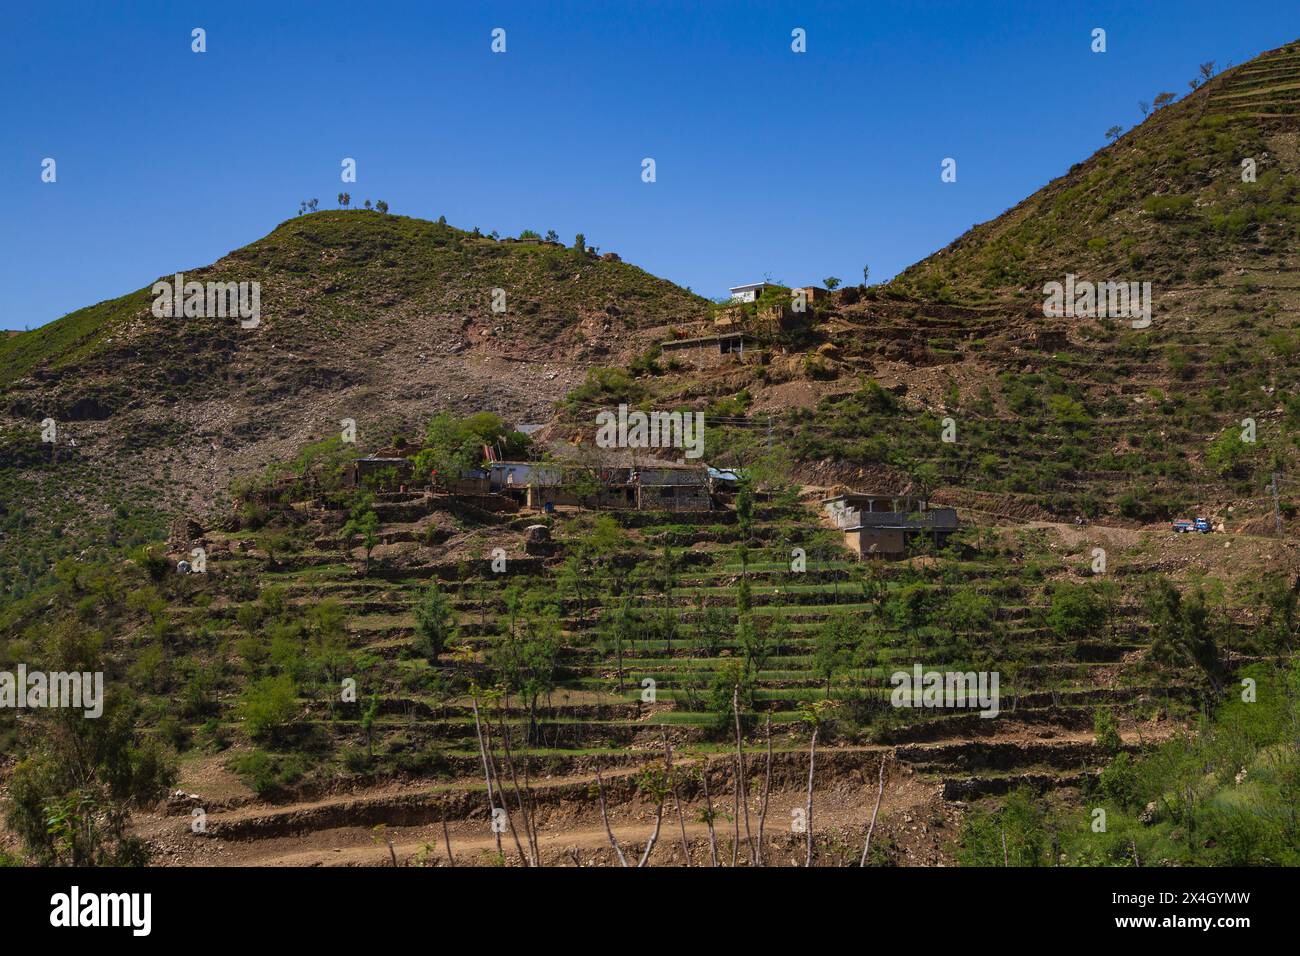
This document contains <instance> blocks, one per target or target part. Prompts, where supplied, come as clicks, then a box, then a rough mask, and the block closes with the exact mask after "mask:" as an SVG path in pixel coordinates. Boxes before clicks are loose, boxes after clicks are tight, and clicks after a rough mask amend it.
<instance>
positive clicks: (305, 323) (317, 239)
mask: <svg viewBox="0 0 1300 956" xmlns="http://www.w3.org/2000/svg"><path fill="white" fill-rule="evenodd" d="M185 277H186V280H187V281H191V280H192V281H199V282H208V281H248V282H251V281H257V282H260V283H261V313H262V318H261V324H260V325H259V326H258V327H257V328H252V329H244V328H241V327H240V325H239V323H238V321H236V320H234V319H228V318H227V319H218V318H213V319H200V318H191V319H169V318H162V319H159V318H155V317H154V316H153V315H152V313H151V304H152V302H153V297H152V296H151V294H150V286H152V282H151V283H150V284H149V286H146V287H145V288H143V289H140V290H138V291H136V292H133V293H130V294H129V295H125V296H121V297H120V298H117V299H112V300H109V301H106V302H101V303H99V304H97V305H94V306H90V307H88V308H86V309H82V310H80V311H78V312H74V313H71V314H70V315H67V316H64V317H63V318H61V319H59V320H57V321H55V322H52V323H50V324H49V325H47V326H44V327H42V328H40V329H37V330H35V331H32V332H29V333H24V334H21V335H17V336H13V337H8V338H6V339H5V340H3V341H0V491H2V492H3V493H0V500H3V501H5V502H19V501H24V502H25V506H24V508H23V509H21V511H19V510H13V511H9V510H0V522H2V523H3V524H0V528H2V529H3V530H4V531H7V532H10V533H8V534H4V535H3V537H4V538H5V539H6V544H5V546H4V549H3V550H4V552H5V553H4V554H3V555H0V568H11V567H13V566H14V565H15V564H21V565H24V568H23V574H22V576H23V577H24V578H29V577H31V576H33V575H36V574H39V573H41V568H42V567H48V563H49V562H48V560H47V558H48V553H47V549H46V548H45V547H43V546H42V544H43V543H44V544H49V543H50V542H49V541H48V540H47V535H48V533H49V531H50V529H54V528H59V529H61V530H62V531H66V532H72V531H74V530H76V529H77V528H81V527H84V526H85V525H86V522H85V521H84V520H83V517H84V516H85V515H86V514H90V515H94V516H97V517H99V518H102V519H103V521H102V522H100V523H99V526H97V530H100V529H101V528H102V526H103V524H104V523H105V522H107V523H111V524H113V525H115V526H116V528H115V530H110V531H109V532H108V537H109V538H110V539H117V538H120V537H122V536H125V537H126V538H127V539H128V540H130V539H137V538H140V537H144V536H147V535H146V531H148V530H150V529H151V530H152V533H153V534H154V535H155V536H156V534H157V532H158V530H159V528H160V527H161V526H162V525H161V522H162V520H163V518H164V516H165V515H166V514H167V513H171V512H176V511H184V512H188V513H195V514H200V515H202V514H207V513H211V512H212V511H213V510H214V509H219V508H220V507H222V505H221V501H220V498H221V495H222V493H223V492H224V491H225V489H226V487H227V485H228V484H229V483H230V481H231V479H232V478H234V477H236V476H240V475H247V474H249V473H252V472H255V471H257V470H259V469H261V468H262V467H264V466H266V465H267V464H269V463H271V462H273V461H278V460H282V459H285V458H289V457H292V455H293V454H294V453H296V451H297V449H298V448H299V447H300V446H301V445H302V444H304V443H305V442H307V441H309V440H316V439H321V438H325V437H329V436H333V435H338V434H339V433H340V431H341V428H340V425H339V422H340V420H341V419H344V418H350V419H353V420H355V422H356V427H357V441H358V443H359V445H361V446H362V447H365V448H375V447H379V446H382V445H383V444H384V443H385V442H386V441H387V440H388V438H389V437H390V436H391V435H392V434H393V432H394V430H396V429H398V428H401V427H403V426H411V425H413V424H415V423H419V422H423V421H424V420H425V419H427V418H428V417H429V416H431V415H432V414H433V413H434V412H436V411H438V410H441V409H458V410H462V411H467V410H479V409H491V410H495V411H498V412H500V413H502V414H503V415H505V416H506V417H507V418H508V419H509V420H510V421H513V422H541V421H545V420H546V418H547V417H548V416H549V413H550V404H551V402H552V401H554V400H555V399H557V398H559V397H560V396H561V395H563V394H564V392H565V391H566V389H567V388H569V387H571V386H572V385H573V384H575V383H576V382H578V381H580V380H581V377H582V375H583V373H584V371H585V369H586V368H587V367H589V366H591V365H593V364H605V363H617V362H621V361H624V360H626V359H627V358H629V357H630V356H631V355H633V354H634V353H635V351H636V350H637V349H638V348H640V347H643V346H642V345H641V344H640V338H641V337H642V336H647V335H648V336H649V337H650V339H653V338H655V337H656V336H657V335H660V334H662V332H659V333H655V332H653V331H650V330H652V329H653V328H654V327H655V326H659V325H663V324H665V323H668V322H675V321H680V320H682V319H683V318H685V319H691V318H699V317H701V316H703V315H704V314H705V306H706V303H705V302H704V300H702V299H700V298H698V297H696V296H693V295H691V294H690V293H688V292H686V291H685V290H683V289H680V288H678V287H677V286H675V285H673V284H672V283H670V282H667V281H664V280H662V279H658V278H655V277H654V276H651V275H649V274H647V273H645V272H643V271H642V270H640V269H637V268H636V267H634V266H631V265H627V264H625V263H622V262H620V261H615V260H611V259H604V258H598V257H596V256H594V255H592V254H589V253H585V254H584V253H580V252H577V251H575V250H573V249H567V248H564V247H561V246H557V245H553V244H529V243H523V242H515V241H509V240H503V241H495V240H492V239H490V238H487V237H478V236H474V235H472V234H470V233H468V232H464V231H461V230H458V229H454V228H452V227H451V226H447V225H444V224H440V223H433V222H427V221H424V220H419V219H412V218H408V217H405V216H390V215H381V214H379V213H377V212H362V211H350V212H319V213H312V214H309V215H306V216H301V217H298V218H295V219H291V220H289V221H287V222H285V223H283V224H281V225H280V226H279V227H277V228H276V229H275V230H274V231H272V232H271V233H270V234H269V235H267V236H266V237H264V238H263V239H260V240H258V241H257V242H254V243H252V244H250V245H248V246H245V247H243V248H241V249H236V250H235V251H233V252H231V253H230V254H228V255H227V256H225V257H223V258H222V259H220V260H219V261H217V262H216V263H213V264H212V265H211V266H207V267H204V268H196V269H191V270H187V271H186V272H185ZM161 278H163V279H170V278H171V277H170V276H164V277H161ZM493 289H502V290H504V291H505V294H506V299H505V308H506V311H505V312H504V313H495V312H493V311H492V290H493ZM47 417H48V418H53V419H54V420H55V422H56V423H57V424H58V428H59V436H60V440H59V442H58V443H57V445H56V454H57V461H56V462H54V463H52V462H51V461H50V459H49V453H50V448H49V446H47V445H42V443H41V441H40V427H39V423H40V422H41V421H42V420H43V419H45V418H47ZM38 492H39V493H38ZM0 509H7V505H5V506H0ZM137 513H138V514H137ZM20 531H21V532H24V533H23V534H22V535H20V534H19V532H20ZM20 537H21V539H22V540H21V541H20V540H19V538H20ZM15 552H20V553H15Z"/></svg>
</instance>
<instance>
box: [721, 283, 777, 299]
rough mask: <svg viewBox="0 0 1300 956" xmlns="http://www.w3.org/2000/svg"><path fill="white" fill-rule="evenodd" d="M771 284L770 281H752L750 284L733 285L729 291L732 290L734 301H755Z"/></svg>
mask: <svg viewBox="0 0 1300 956" xmlns="http://www.w3.org/2000/svg"><path fill="white" fill-rule="evenodd" d="M771 284H772V283H770V282H751V283H750V284H749V285H737V286H732V287H731V289H730V290H728V291H730V292H731V301H732V302H753V301H754V300H755V299H757V298H758V297H759V296H760V295H762V294H763V290H764V289H766V288H767V287H768V286H770V285H771Z"/></svg>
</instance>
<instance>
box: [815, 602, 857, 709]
mask: <svg viewBox="0 0 1300 956" xmlns="http://www.w3.org/2000/svg"><path fill="white" fill-rule="evenodd" d="M850 639H851V638H850V625H849V620H848V618H847V617H845V616H844V615H842V614H836V615H834V616H832V617H829V618H827V619H826V620H825V621H824V622H823V623H822V625H821V627H819V628H818V629H817V636H816V638H815V639H814V642H813V654H812V669H813V673H814V674H816V675H817V676H818V677H820V678H821V679H822V680H824V681H825V682H826V693H827V695H829V694H830V692H831V680H832V679H833V678H834V677H835V674H836V673H837V672H838V671H839V670H840V668H841V667H843V665H844V653H845V648H846V647H847V645H848V643H849V641H850Z"/></svg>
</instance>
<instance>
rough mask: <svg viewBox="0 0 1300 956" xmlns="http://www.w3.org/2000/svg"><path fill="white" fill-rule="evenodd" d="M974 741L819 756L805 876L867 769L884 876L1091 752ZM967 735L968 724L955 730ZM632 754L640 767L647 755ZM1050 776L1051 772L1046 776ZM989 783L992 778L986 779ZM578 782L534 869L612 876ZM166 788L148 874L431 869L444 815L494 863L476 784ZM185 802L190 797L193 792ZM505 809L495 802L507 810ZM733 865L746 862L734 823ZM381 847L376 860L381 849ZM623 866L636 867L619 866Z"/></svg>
mask: <svg viewBox="0 0 1300 956" xmlns="http://www.w3.org/2000/svg"><path fill="white" fill-rule="evenodd" d="M985 723H986V724H987V725H988V732H987V733H983V734H977V735H974V736H971V735H962V734H957V735H954V736H953V737H951V738H944V739H939V740H931V741H926V742H923V743H899V744H895V745H881V746H873V747H830V748H825V749H819V752H818V755H817V766H818V772H817V774H816V777H815V788H814V806H813V832H814V836H815V845H816V849H815V857H814V862H815V865H822V866H827V865H840V866H844V865H855V864H856V863H857V862H858V861H859V858H860V855H861V852H862V843H863V840H864V837H865V834H866V831H867V829H868V827H869V825H870V821H871V815H872V810H873V808H874V805H875V800H876V791H877V780H878V777H877V774H878V770H879V767H880V761H881V760H884V761H885V771H886V772H885V787H884V791H883V795H882V800H881V805H880V814H879V817H878V820H877V824H876V829H875V831H874V834H873V838H872V842H873V844H874V845H875V846H876V848H877V853H878V854H879V855H877V853H873V856H872V862H874V863H877V864H879V863H886V864H890V865H899V866H943V865H950V864H951V863H952V862H953V849H954V847H953V841H954V839H955V837H956V833H957V831H958V829H959V826H960V822H961V816H962V813H963V811H964V809H965V802H964V801H963V800H962V799H959V797H960V796H961V795H962V793H960V792H959V791H960V790H961V789H962V788H965V791H964V792H965V793H966V794H969V795H970V796H976V795H981V794H984V793H1001V792H1006V790H1007V789H1009V787H1010V786H1011V785H1013V784H1020V783H1027V784H1029V785H1030V786H1033V787H1035V788H1037V789H1040V790H1044V791H1045V790H1052V789H1056V788H1058V787H1073V786H1074V785H1076V784H1077V782H1078V779H1079V778H1078V777H1077V775H1076V774H1075V773H1074V772H1073V771H1072V768H1073V767H1074V766H1076V765H1077V763H1078V761H1079V760H1080V758H1081V757H1082V756H1084V755H1085V754H1087V753H1088V752H1090V751H1091V749H1092V747H1093V742H1092V734H1091V731H1089V730H1080V729H1065V728H1060V727H1054V726H1051V725H1039V724H1022V723H1019V722H1017V721H1015V720H1006V719H1003V720H993V721H987V722H985ZM963 726H968V724H966V725H963ZM1172 731H1173V725H1171V724H1169V723H1158V724H1146V725H1143V726H1132V727H1129V728H1126V729H1125V731H1124V733H1123V737H1124V741H1125V744H1126V745H1128V746H1134V747H1135V746H1138V745H1139V744H1150V743H1152V742H1155V741H1159V740H1161V739H1164V738H1165V737H1167V736H1168V734H1169V733H1171V732H1172ZM652 756H653V755H652V754H647V758H650V757H652ZM729 761H730V758H728V757H716V758H714V759H713V761H712V762H711V763H710V780H711V781H712V782H711V792H712V796H713V805H714V808H715V811H721V812H723V813H725V814H727V815H728V816H727V817H726V818H724V817H722V816H721V815H720V816H719V817H718V819H717V823H716V830H717V840H718V853H719V858H720V863H721V864H722V865H730V863H731V848H732V845H733V838H734V833H735V823H733V819H734V818H732V817H731V816H730V815H731V813H732V807H733V798H734V794H733V792H732V790H731V787H730V783H729V777H730V772H729V767H730V763H729ZM747 761H748V763H749V770H750V773H751V776H752V782H751V784H750V820H749V825H750V832H751V834H756V833H757V828H758V825H759V810H760V806H761V781H762V775H763V770H764V763H763V756H762V754H761V753H758V752H754V753H751V754H747ZM807 765H808V753H807V751H806V750H796V751H782V752H780V753H778V754H777V755H776V756H775V759H774V772H773V779H774V785H773V791H772V794H771V798H770V802H769V808H768V814H767V823H766V832H765V840H764V846H765V847H767V849H766V851H765V852H766V854H767V860H768V865H795V866H802V865H803V861H804V853H805V850H804V840H805V836H804V835H803V834H802V833H800V832H796V831H795V830H794V828H793V824H792V821H793V820H794V819H795V814H794V811H796V810H802V809H803V808H804V806H805V800H806V791H805V787H806V779H807ZM981 765H984V766H985V769H987V770H989V771H994V772H992V773H989V774H986V775H979V774H975V775H974V776H965V777H962V780H964V781H965V782H964V783H962V784H960V785H957V786H954V784H953V783H951V782H950V781H948V780H947V779H946V778H945V771H953V772H958V771H960V772H963V773H969V771H970V769H971V768H972V767H980V766H981ZM1053 765H1055V766H1053ZM997 771H1002V772H1001V773H999V772H997ZM634 772H635V768H624V769H610V770H607V771H606V772H605V773H604V774H603V776H604V779H605V788H606V799H607V802H608V805H609V817H610V826H611V828H612V829H613V831H614V834H615V836H616V838H617V839H618V840H619V842H620V845H621V846H622V848H623V850H624V852H625V853H627V854H628V855H629V858H630V859H633V860H635V859H636V858H637V856H639V854H640V853H641V852H642V851H643V849H644V846H645V842H646V840H647V839H648V838H649V836H650V834H651V832H652V831H653V829H654V815H655V807H654V805H653V804H651V803H650V802H648V801H647V800H646V799H644V798H643V797H642V796H640V795H639V794H638V792H637V791H636V789H635V787H632V786H630V777H631V776H632V774H633V773H634ZM594 779H595V778H594V775H592V774H578V775H573V776H567V777H558V778H545V779H541V780H537V781H535V783H534V790H535V800H536V803H537V828H538V831H539V844H540V847H541V851H542V862H543V865H552V866H556V865H561V866H572V865H583V866H594V865H614V866H617V865H618V861H617V858H616V856H615V854H614V851H613V850H612V848H611V847H610V844H609V837H608V835H607V833H606V831H605V828H604V825H603V823H602V820H601V816H600V813H599V809H598V805H597V801H596V800H595V799H594V796H593V794H592V793H591V792H590V790H591V789H592V788H593V786H594ZM180 789H181V790H182V791H185V792H186V794H187V796H185V797H184V798H180V799H176V800H174V801H172V802H171V803H170V804H169V806H168V807H167V808H166V810H165V811H159V812H154V813H151V814H147V815H144V816H141V817H140V818H139V819H138V832H139V833H140V834H141V835H142V836H145V837H146V838H148V839H149V841H150V842H151V844H152V845H153V847H154V849H155V851H156V853H157V857H156V862H157V863H158V864H159V865H163V866H185V865H195V864H201V865H218V866H390V865H392V861H393V856H394V855H395V856H396V859H397V862H398V865H402V866H407V865H417V864H422V865H446V863H447V858H446V844H445V842H444V840H443V835H442V820H443V817H444V814H445V817H446V819H447V824H448V830H449V832H450V836H451V844H452V851H453V855H454V858H455V863H456V865H462V866H463V865H494V864H496V863H497V860H498V858H497V857H496V837H495V836H494V834H493V833H492V831H491V827H490V824H489V818H488V814H487V803H486V799H485V797H484V795H483V791H482V788H481V785H480V781H478V780H477V779H475V778H472V777H471V778H465V779H462V780H457V781H454V782H451V783H446V782H438V783H432V782H431V783H427V784H422V783H420V782H417V781H413V782H409V783H405V784H400V785H399V784H386V785H384V786H382V787H377V788H374V789H370V790H361V791H358V792H354V793H348V794H338V795H331V796H328V797H323V798H320V799H317V800H310V801H301V802H294V803H285V804H278V805H275V806H266V805H263V804H260V803H258V802H256V801H254V800H252V799H251V795H250V794H247V793H246V792H244V793H241V792H240V791H241V789H242V788H241V787H240V785H239V784H238V782H237V781H235V780H233V779H229V778H228V777H227V773H226V772H225V771H223V770H220V769H219V768H218V765H216V764H215V763H211V762H209V763H204V764H191V765H190V766H189V767H188V768H187V770H186V772H185V773H184V774H183V776H182V779H181V781H180ZM194 791H202V792H198V793H195V792H194ZM511 799H512V798H508V799H507V805H510V801H511ZM196 806H199V807H204V808H205V809H206V812H207V818H206V826H207V830H206V833H203V834H196V833H193V832H191V820H192V816H191V811H192V808H193V807H196ZM704 808H705V801H704V800H703V799H702V795H701V794H695V795H693V796H692V797H686V798H684V799H683V801H682V808H681V809H682V814H683V817H684V820H685V830H686V841H687V844H688V847H689V853H690V863H691V865H694V866H707V865H710V857H709V846H708V828H707V826H706V825H705V823H703V822H702V813H703V811H704ZM735 822H736V823H739V824H740V834H741V836H740V840H741V842H740V847H739V857H740V865H749V864H748V846H749V843H748V840H747V839H746V837H745V825H744V820H743V814H742V816H741V819H740V820H738V821H735ZM681 827H682V824H681V822H679V819H678V816H677V808H676V805H675V804H674V802H673V800H672V798H671V797H670V798H669V799H668V801H667V802H666V805H665V808H664V819H663V823H662V827H661V831H660V834H659V839H658V843H657V845H656V848H655V850H654V852H653V854H652V856H651V860H650V864H651V865H659V866H666V865H678V866H680V865H682V863H683V851H682V834H681ZM502 838H503V839H502V846H503V848H504V851H505V856H506V862H507V865H519V859H518V854H517V852H516V851H515V850H514V843H513V839H512V837H511V834H510V833H509V831H508V830H507V831H506V832H504V833H503V834H502ZM388 841H391V842H392V847H393V848H392V851H391V854H390V850H389V848H388ZM633 854H636V856H634V855H633Z"/></svg>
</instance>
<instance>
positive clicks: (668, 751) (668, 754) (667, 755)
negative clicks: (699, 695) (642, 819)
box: [659, 727, 691, 866]
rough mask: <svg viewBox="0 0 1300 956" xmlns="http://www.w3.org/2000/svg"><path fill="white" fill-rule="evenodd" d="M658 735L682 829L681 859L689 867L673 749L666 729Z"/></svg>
mask: <svg viewBox="0 0 1300 956" xmlns="http://www.w3.org/2000/svg"><path fill="white" fill-rule="evenodd" d="M659 735H660V737H662V738H663V742H664V768H665V770H666V771H667V773H668V784H669V786H671V787H672V791H673V803H675V804H676V805H677V824H678V826H680V827H681V828H682V859H683V860H685V861H686V866H690V865H691V846H690V844H689V843H688V842H687V841H686V815H685V814H684V813H683V812H682V798H681V796H680V795H679V794H678V792H677V778H676V777H675V776H673V748H672V747H671V746H670V745H669V743H668V729H667V728H666V727H660V728H659Z"/></svg>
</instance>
